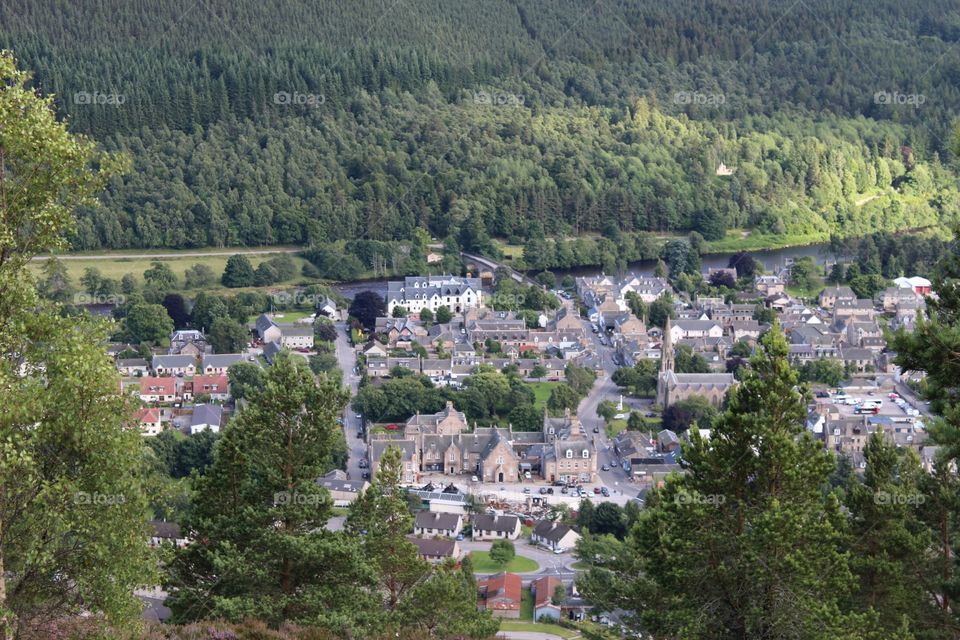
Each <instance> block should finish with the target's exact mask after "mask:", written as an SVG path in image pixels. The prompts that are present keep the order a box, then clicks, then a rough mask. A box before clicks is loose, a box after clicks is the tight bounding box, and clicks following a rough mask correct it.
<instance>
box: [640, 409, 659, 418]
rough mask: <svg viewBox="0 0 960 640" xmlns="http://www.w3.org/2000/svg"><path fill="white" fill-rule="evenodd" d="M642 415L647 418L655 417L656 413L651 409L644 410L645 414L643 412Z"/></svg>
mask: <svg viewBox="0 0 960 640" xmlns="http://www.w3.org/2000/svg"><path fill="white" fill-rule="evenodd" d="M643 415H644V416H645V417H647V418H656V417H657V414H656V413H654V412H653V411H647V412H646V413H645V414H643Z"/></svg>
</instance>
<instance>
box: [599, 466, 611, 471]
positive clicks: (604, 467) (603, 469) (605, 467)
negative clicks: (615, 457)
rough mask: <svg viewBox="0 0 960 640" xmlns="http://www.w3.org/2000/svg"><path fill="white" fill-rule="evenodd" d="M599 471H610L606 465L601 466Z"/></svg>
mask: <svg viewBox="0 0 960 640" xmlns="http://www.w3.org/2000/svg"><path fill="white" fill-rule="evenodd" d="M600 471H610V467H608V466H607V465H603V466H602V467H600Z"/></svg>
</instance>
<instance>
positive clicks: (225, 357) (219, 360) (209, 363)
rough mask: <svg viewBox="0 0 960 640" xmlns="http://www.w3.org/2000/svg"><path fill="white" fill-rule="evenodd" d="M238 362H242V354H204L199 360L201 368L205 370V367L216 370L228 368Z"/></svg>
mask: <svg viewBox="0 0 960 640" xmlns="http://www.w3.org/2000/svg"><path fill="white" fill-rule="evenodd" d="M238 362H243V354H242V353H220V354H217V355H213V354H204V355H203V357H202V358H201V359H200V364H201V366H202V367H203V368H204V369H206V368H207V367H215V368H217V369H219V368H221V367H229V366H230V365H234V364H236V363H238Z"/></svg>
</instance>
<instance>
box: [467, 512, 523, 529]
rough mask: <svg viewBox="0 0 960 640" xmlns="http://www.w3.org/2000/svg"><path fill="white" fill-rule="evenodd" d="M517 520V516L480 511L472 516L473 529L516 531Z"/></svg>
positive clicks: (518, 520)
mask: <svg viewBox="0 0 960 640" xmlns="http://www.w3.org/2000/svg"><path fill="white" fill-rule="evenodd" d="M519 522H520V519H519V518H517V516H498V515H490V514H488V513H481V514H479V515H476V516H474V517H473V530H474V531H503V532H504V533H508V532H509V533H512V532H513V531H516V529H517V524H518V523H519Z"/></svg>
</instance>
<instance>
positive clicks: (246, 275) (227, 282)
mask: <svg viewBox="0 0 960 640" xmlns="http://www.w3.org/2000/svg"><path fill="white" fill-rule="evenodd" d="M254 278H255V276H254V272H253V265H251V264H250V259H249V258H247V256H245V255H243V254H242V253H237V254H234V255H232V256H230V257H229V258H227V265H226V266H225V267H224V268H223V275H222V276H220V282H221V283H223V286H225V287H252V286H253V285H254V284H255V282H254Z"/></svg>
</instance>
